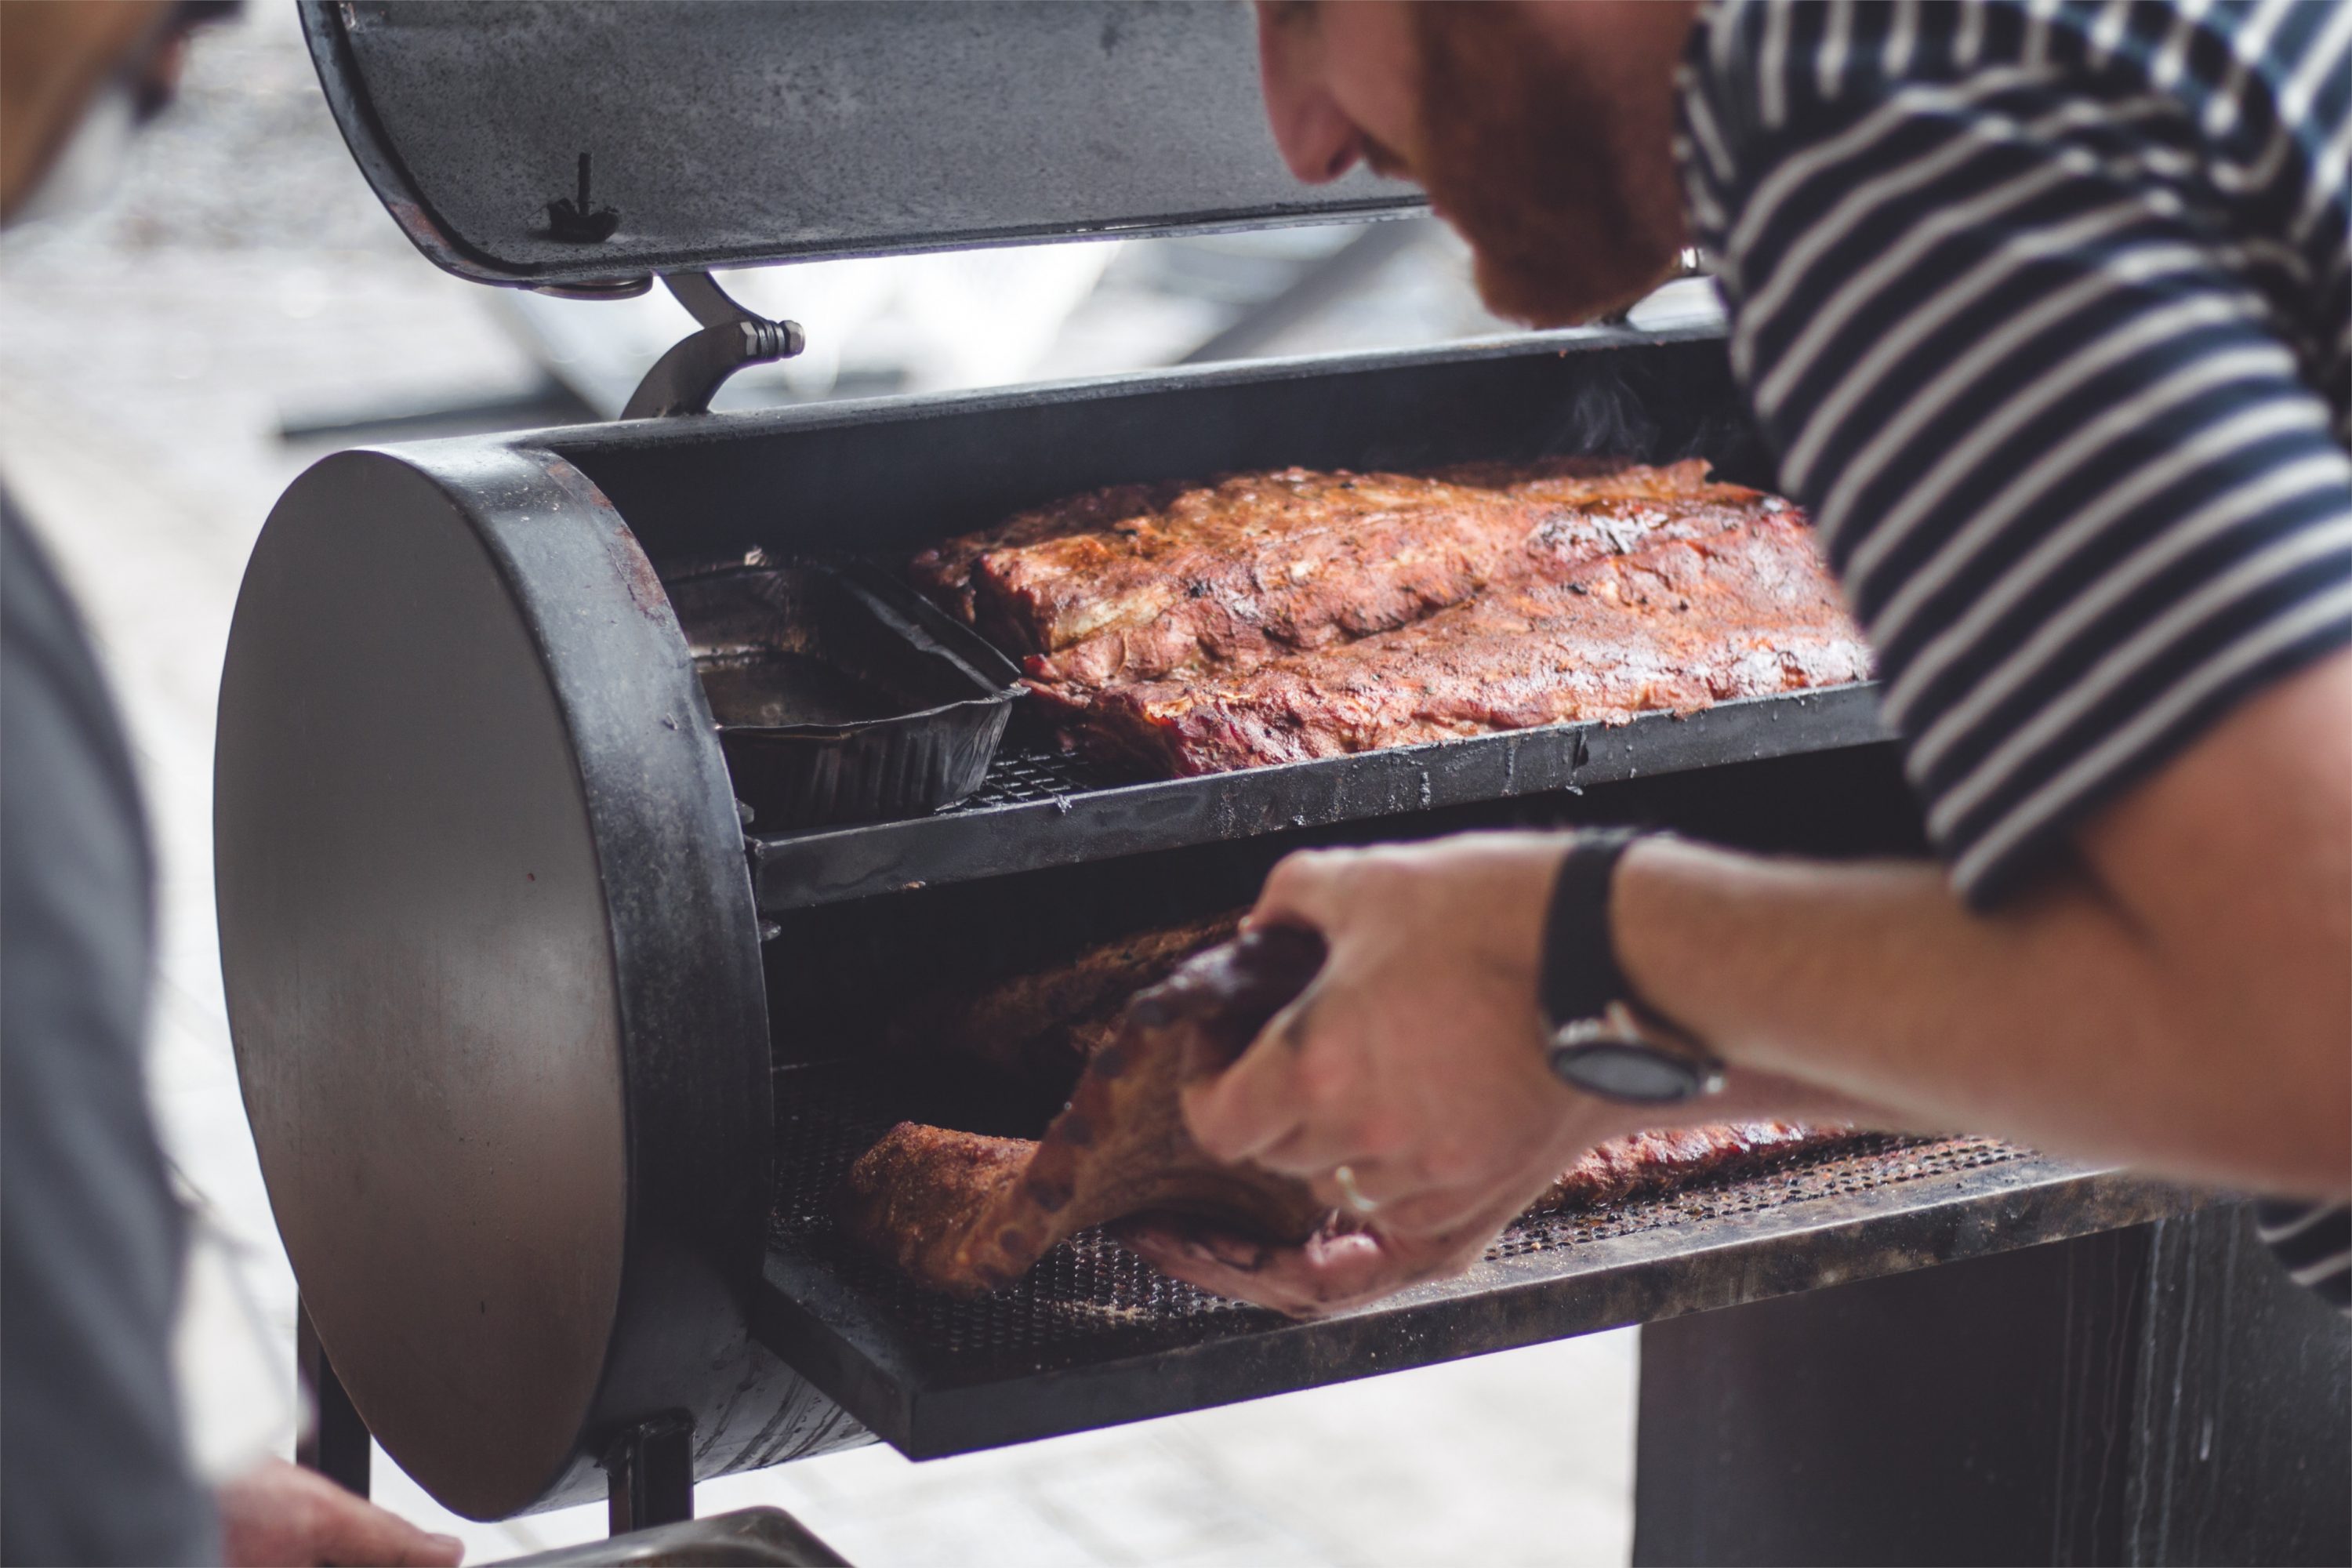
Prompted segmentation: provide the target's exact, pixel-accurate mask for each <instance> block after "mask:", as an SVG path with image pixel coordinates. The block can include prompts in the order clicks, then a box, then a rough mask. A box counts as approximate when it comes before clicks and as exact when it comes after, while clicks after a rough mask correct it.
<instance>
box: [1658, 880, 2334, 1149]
mask: <svg viewBox="0 0 2352 1568" xmlns="http://www.w3.org/2000/svg"><path fill="white" fill-rule="evenodd" d="M1616 889H1617V890H1616V896H1615V913H1614V926H1615V942H1616V947H1617V951H1618V957H1619V960H1620V962H1621V963H1622V965H1623V967H1624V969H1625V971H1626V973H1627V976H1628V978H1629V979H1630V980H1631V981H1632V983H1633V985H1634V987H1635V989H1636V990H1637V991H1638V992H1639V993H1640V994H1642V995H1643V997H1644V998H1645V999H1647V1000H1648V1001H1649V1002H1650V1003H1651V1004H1652V1005H1654V1006H1656V1007H1657V1008H1658V1009H1659V1010H1660V1011H1662V1012H1663V1013H1664V1014H1666V1015H1667V1016H1670V1017H1673V1018H1675V1020H1677V1021H1678V1022H1680V1023H1681V1024H1683V1025H1684V1026H1686V1027H1688V1028H1690V1029H1692V1030H1694V1031H1695V1032H1696V1033H1697V1034H1698V1035H1700V1036H1701V1037H1704V1038H1706V1039H1707V1040H1708V1041H1710V1042H1711V1043H1712V1044H1713V1045H1714V1046H1715V1047H1716V1048H1717V1050H1719V1051H1721V1052H1722V1053H1723V1054H1724V1055H1725V1056H1726V1057H1727V1058H1728V1059H1729V1060H1730V1061H1731V1062H1732V1063H1733V1065H1734V1068H1735V1069H1738V1068H1748V1069H1750V1070H1752V1071H1755V1072H1760V1073H1766V1074H1779V1075H1783V1076H1785V1077H1786V1078H1789V1079H1795V1080H1797V1081H1798V1082H1800V1083H1802V1084H1808V1085H1812V1086H1816V1087H1817V1088H1819V1089H1827V1090H1832V1091H1835V1092H1838V1093H1842V1094H1844V1095H1849V1096H1852V1097H1853V1099H1855V1100H1860V1101H1863V1102H1865V1103H1869V1104H1874V1105H1880V1106H1884V1107H1885V1108H1887V1109H1888V1110H1889V1111H1890V1112H1891V1114H1892V1118H1893V1119H1894V1120H1896V1121H1900V1122H1902V1123H1903V1124H1905V1125H1909V1126H1943V1127H1966V1128H1969V1129H1971V1130H1977V1131H1989V1132H1998V1133H2002V1134H2005V1135H2010V1136H2014V1137H2018V1138H2021V1139H2023V1140H2026V1141H2028V1142H2035V1143H2038V1144H2040V1145H2042V1146H2043V1147H2046V1148H2049V1149H2051V1150H2053V1151H2054V1152H2065V1153H2070V1154H2074V1155H2079V1156H2084V1157H2090V1158H2108V1159H2115V1160H2119V1161H2128V1162H2130V1163H2135V1164H2138V1165H2141V1166H2144V1167H2147V1168H2150V1169H2156V1170H2161V1171H2165V1172H2168V1173H2173V1174H2177V1175H2180V1176H2184V1177H2189V1178H2192V1179H2198V1180H2205V1181H2214V1182H2221V1183H2228V1184H2243V1185H2248V1186H2255V1187H2263V1188H2267V1189H2271V1190H2279V1191H2309V1192H2314V1193H2322V1194H2324V1193H2329V1192H2333V1191H2335V1190H2337V1189H2338V1188H2340V1186H2341V1184H2342V1181H2343V1175H2342V1169H2341V1167H2342V1164H2343V1159H2342V1150H2343V1147H2344V1143H2345V1137H2346V1134H2345V1130H2344V1128H2343V1127H2342V1125H2341V1124H2340V1123H2341V1121H2342V1118H2341V1116H2340V1114H2339V1108H2338V1107H2336V1106H2335V1105H2334V1104H2332V1103H2330V1102H2329V1101H2328V1100H2327V1098H2326V1096H2325V1095H2319V1096H2315V1095H2314V1094H2313V1092H2312V1085H2311V1084H2310V1083H2308V1082H2300V1081H2298V1078H2299V1077H2304V1076H2307V1074H2299V1073H2298V1072H2297V1071H2296V1070H2295V1068H2294V1061H2293V1060H2292V1059H2289V1060H2286V1061H2284V1062H2277V1061H2273V1060H2272V1059H2270V1058H2271V1057H2272V1055H2273V1053H2272V1052H2271V1051H2270V1050H2269V1049H2268V1047H2269V1045H2270V1042H2268V1041H2266V1040H2264V1039H2261V1038H2251V1037H2249V1038H2239V1039H2227V1040H2222V1039H2215V1038H2212V1037H2211V1036H2210V1032H2209V1031H2207V1030H2205V1029H2203V1028H2200V1026H2198V1025H2197V1024H2196V1023H2195V1022H2194V1020H2196V1019H2197V1018H2198V1017H2200V1014H2201V1013H2202V1012H2203V1009H2201V1008H2200V1005H2198V1000H2197V998H2195V997H2193V996H2191V995H2189V994H2185V993H2184V991H2183V988H2182V986H2181V984H2180V982H2179V977H2178V975H2177V974H2176V973H2173V972H2172V967H2173V966H2168V963H2166V961H2165V957H2164V954H2163V953H2162V952H2161V951H2160V950H2159V949H2158V947H2157V946H2156V945H2154V944H2153V943H2152V942H2150V941H2149V940H2148V939H2147V936H2145V935H2144V934H2143V932H2142V931H2139V930H2137V929H2136V927H2135V924H2134V922H2132V921H2129V920H2128V919H2127V918H2126V917H2125V916H2123V915H2122V914H2121V913H2119V912H2118V911H2116V910H2115V909H2113V908H2112V907H2111V906H2109V905H2108V904H2107V903H2106V902H2105V900H2103V899H2102V898H2101V897H2100V896H2099V894H2098V892H2097V891H2096V889H2095V885H2094V884H2092V883H2091V882H2090V881H2089V880H2088V879H2084V878H2081V877H2079V876H2062V877H2057V878H2053V879H2051V881H2050V883H2049V884H2048V885H2047V886H2046V887H2045V888H2044V889H2042V891H2040V892H2038V893H2036V894H2034V895H2032V896H2030V897H2027V898H2023V899H2021V900H2017V901H2016V903H2015V904H2014V905H2013V906H2012V907H2011V908H2009V909H2006V910H2003V911H2002V912H2000V913H1999V914H1997V915H1991V916H1985V915H1979V914H1974V913H1971V912H1969V910H1966V909H1965V908H1964V907H1963V906H1962V905H1961V904H1960V903H1959V902H1958V900H1957V899H1956V898H1955V897H1954V896H1953V895H1952V894H1951V893H1950V891H1949V890H1948V888H1947V886H1946V884H1945V881H1944V879H1943V875H1942V873H1941V872H1940V870H1938V869H1937V868H1935V867H1933V866H1929V865H1926V864H1912V863H1891V862H1877V863H1870V864H1858V865H1825V864H1814V863H1806V862H1800V861H1790V860H1770V859H1764V858H1757V857H1752V856H1746V855H1738V854H1734V853H1730V852H1727V851H1723V850H1718V849H1713V848H1708V847H1703V846H1699V845H1693V844H1685V843H1681V842H1677V841H1674V840H1654V841H1649V842H1645V843H1643V844H1641V845H1638V846H1636V847H1635V848H1634V849H1633V850H1632V851H1631V852H1629V854H1628V855H1627V857H1626V858H1625V860H1624V862H1623V863H1622V865H1621V867H1620V868H1619V872H1618V879H1617V884H1616Z"/></svg>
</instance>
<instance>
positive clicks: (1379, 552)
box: [910, 458, 1868, 776]
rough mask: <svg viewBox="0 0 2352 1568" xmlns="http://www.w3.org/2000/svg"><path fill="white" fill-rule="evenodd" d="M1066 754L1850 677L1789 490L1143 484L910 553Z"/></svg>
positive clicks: (1317, 738)
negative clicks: (982, 638)
mask: <svg viewBox="0 0 2352 1568" xmlns="http://www.w3.org/2000/svg"><path fill="white" fill-rule="evenodd" d="M910 573H911V575H912V577H913V579H914V581H915V582H916V584H917V585H918V586H919V587H920V588H921V589H922V590H923V591H924V592H925V593H927V594H929V595H930V596H931V597H932V598H934V599H935V600H937V601H938V602H939V603H940V604H941V605H945V606H946V607H947V608H949V609H950V611H952V612H953V613H955V614H958V615H960V616H963V618H964V619H966V620H967V621H969V622H970V623H971V624H972V625H973V626H976V627H978V628H979V629H980V630H981V631H982V632H983V633H984V634H985V635H987V636H989V637H992V639H994V640H995V641H996V642H998V643H999V645H1000V646H1002V647H1004V648H1006V650H1007V651H1009V652H1011V653H1013V654H1014V655H1015V656H1016V657H1019V658H1022V660H1023V663H1024V670H1025V672H1026V675H1027V678H1028V680H1029V683H1030V685H1031V687H1032V689H1034V690H1035V691H1037V692H1038V693H1039V694H1040V695H1041V697H1043V699H1044V700H1045V701H1044V706H1045V709H1046V710H1048V711H1049V712H1050V713H1051V714H1052V716H1053V717H1054V719H1055V721H1056V723H1057V724H1058V726H1059V728H1060V731H1061V733H1062V736H1063V738H1064V741H1065V742H1066V743H1067V744H1069V745H1071V746H1073V747H1075V748H1076V749H1077V750H1079V751H1082V752H1087V753H1089V754H1091V755H1093V756H1095V757H1097V759H1099V760H1103V761H1107V762H1109V763H1114V764H1116V765H1118V766H1121V767H1125V768H1129V769H1132V770H1137V771H1140V772H1144V773H1152V774H1158V775H1162V776H1166V775H1182V774H1190V773H1213V772H1221V771H1223V770H1226V769H1230V768H1236V767H1248V766H1254V765H1258V764H1262V763H1276V762H1290V761H1297V760H1301V759H1303V758H1307V757H1315V756H1328V755H1333V754H1338V753H1340V752H1357V751H1364V750H1369V749H1372V748H1375V747H1381V746H1392V745H1405V744H1411V743H1413V742H1418V741H1428V740H1442V739H1447V738H1451V737H1454V736H1460V735H1471V734H1481V733H1486V732H1489V731H1496V730H1506V729H1522V728H1527V727H1529V726H1532V725H1538V724H1549V723H1556V722H1559V721H1567V720H1575V719H1601V720H1610V721H1617V720H1622V719H1624V718H1627V717H1630V716H1631V715H1632V714H1633V713H1636V712H1642V711H1647V710H1654V709H1660V708H1665V709H1671V710H1678V711H1686V710H1695V709H1697V708H1701V707H1705V706H1706V705H1707V704H1709V703H1711V702H1716V701H1721V700H1726V699H1727V698H1729V697H1735V696H1747V695H1757V694H1761V693H1764V692H1769V691H1780V690H1787V689H1793V688H1797V687H1804V686H1821V685H1831V684H1838V683H1842V682H1843V681H1847V680H1853V679H1862V678H1863V677H1864V676H1865V675H1866V674H1867V671H1868V660H1867V656H1866V654H1865V653H1864V649H1863V647H1862V644H1861V640H1860V637H1859V636H1858V634H1856V633H1855V631H1854V629H1853V626H1852V624H1851V623H1850V622H1849V621H1848V620H1847V619H1846V616H1845V615H1844V613H1843V609H1842V608H1841V607H1840V605H1839V604H1838V600H1837V595H1836V591H1835V589H1834V588H1833V587H1832V585H1831V584H1830V581H1829V579H1828V576H1827V574H1825V573H1824V572H1823V570H1822V565H1821V563H1820V562H1819V560H1818V559H1817V558H1816V556H1815V555H1814V553H1813V551H1812V549H1811V541H1810V536H1809V535H1808V533H1807V531H1806V530H1805V528H1804V526H1803V522H1802V519H1801V516H1800V515H1799V514H1798V513H1797V512H1796V511H1795V510H1794V509H1792V508H1790V506H1789V505H1788V504H1787V503H1786V502H1785V501H1782V500H1780V499H1779V498H1777V497H1773V496H1769V495H1766V494H1764V493H1763V492H1761V491H1758V490H1753V489H1747V488H1745V487H1743V486H1738V485H1728V484H1719V483H1716V482H1714V481H1712V480H1711V479H1708V478H1707V477H1706V464H1705V463H1703V462H1700V461H1697V460H1692V461H1687V462H1682V463H1675V464H1670V465H1666V466H1664V467H1650V466H1646V465H1639V464H1624V463H1618V462H1613V461H1610V460H1605V459H1591V458H1573V459H1558V460H1553V461H1550V462H1547V463H1541V464H1534V465H1519V466H1510V465H1501V464H1482V465H1470V466H1463V467H1457V468H1450V469H1443V470H1440V471H1438V472H1436V473H1434V474H1431V475H1426V476H1412V475H1403V474H1390V473H1374V474H1352V473H1348V472H1345V471H1333V472H1316V471H1312V470H1307V469H1302V468H1288V469H1284V470H1282V471H1280V472H1277V473H1266V474H1240V475H1234V476H1231V477H1228V478H1226V479H1220V480H1217V481H1214V482H1213V483H1210V484H1205V485H1190V486H1187V485H1173V484H1163V485H1152V486H1143V485H1133V486H1121V487H1117V488H1114V489H1108V490H1098V491H1095V492H1092V493H1090V494H1087V495H1085V496H1080V497H1076V498H1075V499H1073V500H1068V501H1064V502H1060V503H1057V504H1055V505H1054V506H1051V507H1046V508H1043V509H1040V510H1035V511H1032V512H1028V513H1024V514H1023V515H1021V516H1019V517H1016V518H1014V519H1013V520H1012V521H1009V522H1007V523H1005V524H1004V525H1003V526H1002V527H1000V528H998V529H994V530H992V531H988V532H986V533H982V534H974V535H969V536H966V537H964V538H961V539H955V540H950V541H949V542H946V543H944V544H941V545H940V546H938V547H936V548H934V549H932V550H930V551H928V552H924V553H923V554H922V555H920V556H919V557H917V558H916V560H915V562H914V563H912V566H911V568H910Z"/></svg>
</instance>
